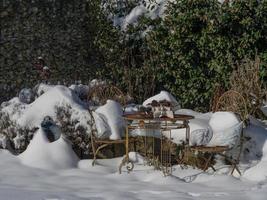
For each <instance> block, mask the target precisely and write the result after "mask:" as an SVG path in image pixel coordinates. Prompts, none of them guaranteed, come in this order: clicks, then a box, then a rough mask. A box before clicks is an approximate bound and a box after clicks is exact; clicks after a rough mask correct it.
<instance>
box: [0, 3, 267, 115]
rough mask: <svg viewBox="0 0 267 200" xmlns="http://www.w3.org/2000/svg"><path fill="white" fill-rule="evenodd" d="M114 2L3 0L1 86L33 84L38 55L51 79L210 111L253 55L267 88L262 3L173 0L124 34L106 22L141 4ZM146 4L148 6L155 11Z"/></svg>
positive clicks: (265, 6) (266, 23)
mask: <svg viewBox="0 0 267 200" xmlns="http://www.w3.org/2000/svg"><path fill="white" fill-rule="evenodd" d="M114 2H115V1H100V0H95V1H86V0H78V1H73V0H54V1H41V0H36V1H34V2H33V1H30V0H25V1H19V0H13V1H11V0H7V1H5V4H4V5H3V9H2V10H3V11H1V15H0V16H1V37H0V43H1V46H0V66H1V68H0V90H1V88H7V89H9V91H16V90H15V89H16V88H22V87H27V86H28V85H33V84H36V82H37V81H38V80H40V77H39V74H38V73H37V71H36V70H34V69H33V61H34V59H35V58H36V57H37V56H40V55H42V56H43V57H44V59H45V60H46V61H47V65H48V66H49V67H50V70H51V72H52V73H51V77H50V81H56V80H60V81H61V83H62V82H64V83H69V82H74V81H76V80H81V81H82V82H83V83H86V81H88V80H90V79H92V78H99V77H100V78H102V79H107V80H110V81H112V82H113V83H114V84H116V85H117V86H118V87H119V88H120V89H122V90H124V92H128V93H129V94H130V95H131V96H133V97H134V98H135V99H136V101H138V102H139V103H141V102H142V101H143V100H144V99H145V98H147V97H149V96H151V95H153V94H155V93H156V92H158V91H160V90H162V89H165V90H168V91H170V92H171V93H173V94H174V95H175V96H176V97H177V98H178V99H179V100H180V102H181V103H182V106H183V107H189V108H193V109H198V110H207V109H208V108H209V103H210V99H211V96H212V93H213V91H214V87H215V85H216V83H219V84H220V85H222V86H223V87H225V89H228V88H229V77H230V75H231V74H232V71H233V70H235V68H236V66H239V65H240V63H242V60H244V59H252V60H253V59H254V58H255V56H256V55H258V56H259V57H260V59H261V61H262V63H261V71H260V72H259V73H260V76H261V79H262V80H263V81H265V85H266V82H267V75H266V73H267V71H266V67H267V65H266V61H267V45H266V44H267V1H265V0H261V1H259V0H235V1H230V2H231V3H228V1H225V3H223V4H220V3H219V2H218V0H176V1H173V2H172V3H170V4H169V6H168V9H167V10H166V13H165V17H164V18H157V19H153V20H151V19H147V18H146V17H141V18H140V19H139V22H138V24H134V25H131V26H128V28H127V30H125V31H119V29H118V28H116V27H114V26H113V25H112V22H111V21H109V20H110V19H113V18H114V17H116V16H117V17H122V16H125V15H126V14H127V13H129V11H130V10H131V9H132V8H133V7H134V6H135V5H137V4H138V2H137V1H135V0H130V1H116V2H115V4H114ZM151 2H152V3H151V6H150V5H146V7H147V8H148V7H152V6H153V8H150V9H152V10H153V9H154V6H155V5H156V4H155V2H154V1H153V0H152V1H151ZM103 3H104V4H105V5H106V10H102V9H101V8H103V7H101V5H103ZM109 12H112V14H110V15H109V17H108V16H107V15H108V14H109ZM6 86H8V87H6ZM13 88H15V89H13ZM0 100H1V99H0Z"/></svg>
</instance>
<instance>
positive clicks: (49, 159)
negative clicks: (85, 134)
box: [18, 128, 79, 169]
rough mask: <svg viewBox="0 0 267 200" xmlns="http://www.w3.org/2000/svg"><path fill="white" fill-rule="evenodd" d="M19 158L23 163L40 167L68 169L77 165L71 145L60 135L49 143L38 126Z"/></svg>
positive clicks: (76, 158)
mask: <svg viewBox="0 0 267 200" xmlns="http://www.w3.org/2000/svg"><path fill="white" fill-rule="evenodd" d="M18 157H19V159H20V160H21V162H22V163H23V164H25V165H28V166H31V167H36V168H42V169H68V168H74V167H76V166H77V163H78V161H79V159H78V157H77V156H76V154H75V153H74V152H73V150H72V147H71V145H70V144H69V143H68V142H67V141H65V140H64V139H63V138H62V137H61V138H59V139H58V140H57V141H55V142H52V143H49V141H48V139H47V137H46V135H45V133H44V131H43V130H42V129H41V128H40V129H39V131H38V132H37V133H36V134H35V136H34V137H33V139H32V140H31V142H30V144H29V146H28V147H27V149H26V150H25V151H24V152H23V153H22V154H20V155H19V156H18Z"/></svg>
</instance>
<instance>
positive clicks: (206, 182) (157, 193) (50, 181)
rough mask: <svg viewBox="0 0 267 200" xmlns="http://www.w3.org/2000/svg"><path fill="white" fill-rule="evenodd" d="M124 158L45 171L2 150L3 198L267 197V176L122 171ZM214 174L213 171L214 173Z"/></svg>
mask: <svg viewBox="0 0 267 200" xmlns="http://www.w3.org/2000/svg"><path fill="white" fill-rule="evenodd" d="M120 159H121V158H117V159H110V160H101V161H99V160H98V165H96V166H95V167H92V166H91V160H82V161H80V162H79V163H78V167H77V168H70V169H65V170H43V169H37V168H31V167H27V166H24V165H23V164H21V162H20V160H19V159H18V158H17V157H15V156H13V155H11V154H10V153H8V152H7V151H6V150H1V151H0V160H1V162H0V167H1V170H0V199H3V200H12V199H20V200H37V199H40V200H63V199H66V200H67V199H92V200H93V199H97V200H101V199H114V200H118V199H154V200H157V199H203V200H205V199H218V200H219V199H228V200H229V199H235V200H236V199H240V200H246V199H253V200H255V199H259V200H264V199H266V195H267V181H264V182H250V181H247V180H245V179H242V178H241V179H238V178H234V177H232V176H227V175H220V173H221V172H222V171H224V170H223V169H222V170H220V171H218V172H217V174H213V172H212V171H208V172H207V173H203V172H202V171H199V170H194V169H186V170H181V169H180V168H179V167H178V166H176V167H174V172H173V176H168V177H164V176H163V175H162V173H161V172H160V171H155V170H154V169H153V168H151V167H148V166H143V165H141V164H140V165H138V164H136V166H135V168H134V171H133V172H132V173H130V174H128V173H127V172H125V171H124V172H123V173H122V174H119V173H118V171H117V165H118V163H119V162H120ZM209 173H210V174H209Z"/></svg>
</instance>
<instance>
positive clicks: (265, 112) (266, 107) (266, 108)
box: [261, 105, 267, 116]
mask: <svg viewBox="0 0 267 200" xmlns="http://www.w3.org/2000/svg"><path fill="white" fill-rule="evenodd" d="M261 111H262V112H263V114H264V115H265V116H267V105H264V106H262V107H261Z"/></svg>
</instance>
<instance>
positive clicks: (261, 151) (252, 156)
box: [242, 124, 267, 181]
mask: <svg viewBox="0 0 267 200" xmlns="http://www.w3.org/2000/svg"><path fill="white" fill-rule="evenodd" d="M244 134H245V137H248V138H250V139H249V141H248V142H246V143H245V145H244V155H243V158H242V162H244V163H247V162H249V163H251V165H253V166H252V167H250V168H249V169H248V170H246V171H245V173H244V175H243V177H244V178H246V179H249V180H251V181H264V180H266V178H267V129H266V127H263V126H259V125H255V124H250V125H249V126H248V127H247V128H246V129H245V131H244ZM255 163H256V165H255Z"/></svg>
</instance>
